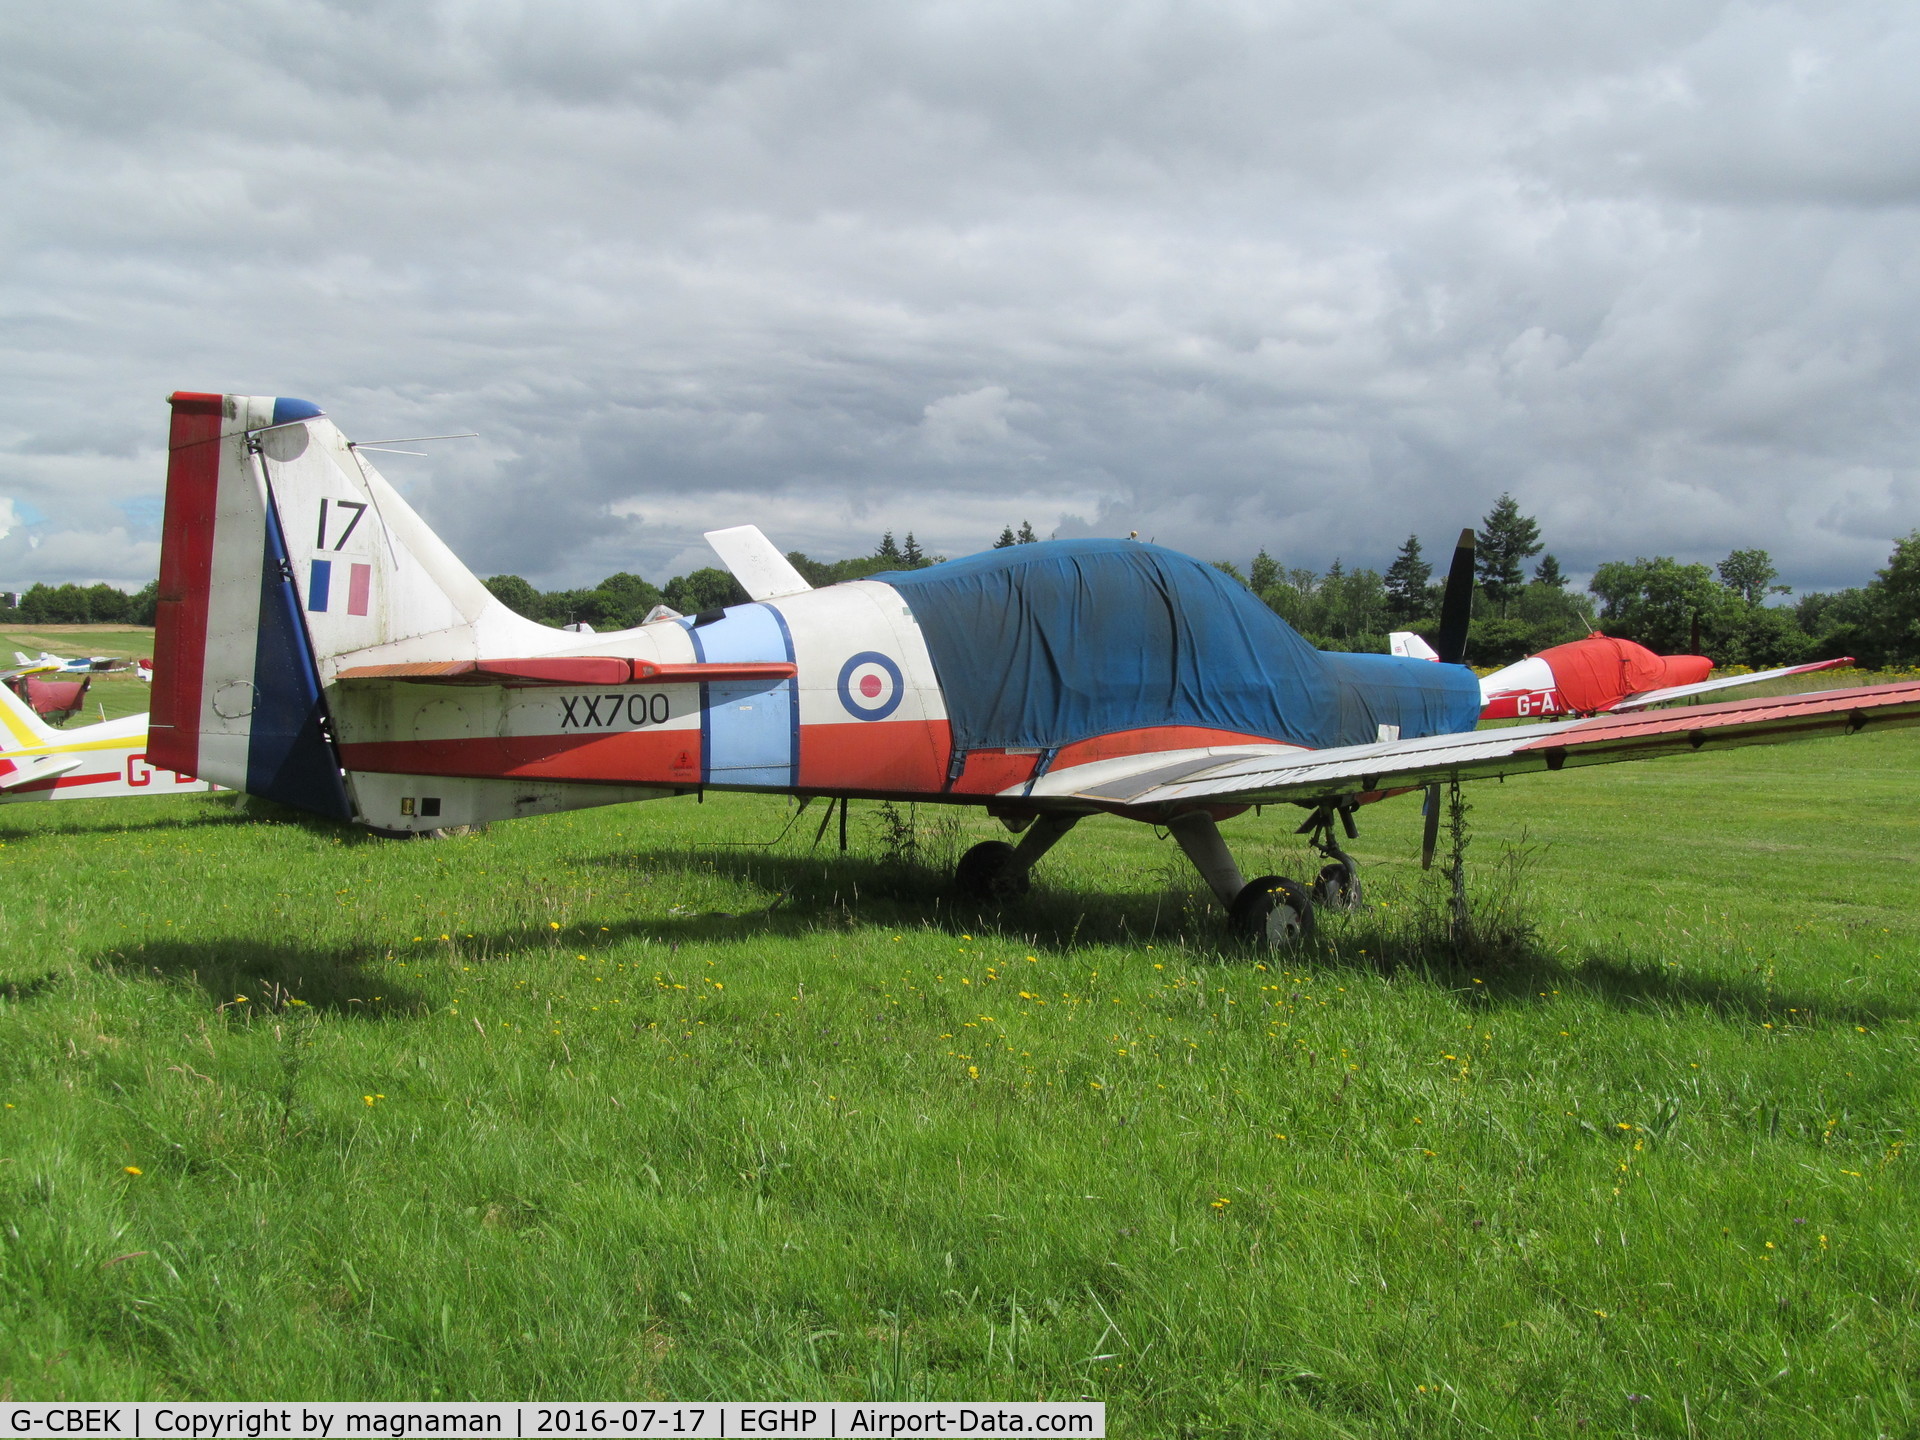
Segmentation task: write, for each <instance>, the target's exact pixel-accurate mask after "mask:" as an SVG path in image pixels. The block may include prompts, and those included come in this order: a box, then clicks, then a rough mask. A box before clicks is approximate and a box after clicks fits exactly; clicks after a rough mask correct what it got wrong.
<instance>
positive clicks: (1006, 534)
mask: <svg viewBox="0 0 1920 1440" xmlns="http://www.w3.org/2000/svg"><path fill="white" fill-rule="evenodd" d="M1017 543H1018V542H1017V541H1015V540H1014V538H1013V526H1011V525H1003V526H1001V527H1000V538H999V539H998V540H996V541H994V542H993V548H994V549H996V550H1005V549H1007V548H1009V547H1010V546H1012V545H1015V544H1017Z"/></svg>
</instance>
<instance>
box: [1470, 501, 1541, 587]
mask: <svg viewBox="0 0 1920 1440" xmlns="http://www.w3.org/2000/svg"><path fill="white" fill-rule="evenodd" d="M1478 538H1479V544H1478V545H1477V547H1476V548H1475V551H1474V569H1475V570H1477V571H1478V572H1479V575H1480V588H1481V589H1482V590H1484V591H1485V592H1486V595H1487V599H1488V600H1490V601H1492V602H1493V603H1494V604H1495V605H1497V606H1499V607H1500V614H1501V615H1502V617H1504V616H1505V615H1506V613H1507V606H1508V605H1510V604H1511V603H1512V602H1513V597H1514V596H1515V595H1517V594H1518V593H1519V592H1520V586H1521V584H1522V583H1523V582H1524V580H1525V572H1524V571H1522V570H1521V568H1520V567H1521V565H1522V564H1524V563H1525V562H1526V561H1528V560H1531V559H1532V558H1533V557H1534V556H1535V555H1538V554H1539V553H1540V523H1539V522H1538V521H1537V520H1535V519H1534V518H1533V517H1532V516H1531V515H1522V514H1521V513H1520V504H1519V502H1518V501H1516V500H1515V499H1514V498H1513V496H1512V495H1511V494H1503V495H1501V497H1500V498H1499V499H1498V500H1496V501H1495V502H1494V506H1493V509H1491V510H1489V511H1488V512H1487V514H1486V518H1485V519H1483V520H1482V521H1481V522H1480V534H1479V537H1478Z"/></svg>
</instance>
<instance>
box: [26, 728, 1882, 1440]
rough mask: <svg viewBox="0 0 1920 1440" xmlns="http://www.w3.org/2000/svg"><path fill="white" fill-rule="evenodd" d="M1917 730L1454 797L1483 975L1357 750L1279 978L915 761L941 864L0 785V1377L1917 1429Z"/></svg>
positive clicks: (1153, 881) (669, 821)
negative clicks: (978, 904) (963, 865)
mask: <svg viewBox="0 0 1920 1440" xmlns="http://www.w3.org/2000/svg"><path fill="white" fill-rule="evenodd" d="M1917 781H1920V732H1917V731H1900V732H1892V733H1885V734H1871V733H1869V734H1864V735H1861V736H1858V737H1852V738H1847V739H1835V740H1823V741H1818V742H1813V743H1807V744H1801V745H1792V746H1785V747H1780V748H1776V749H1756V750H1745V751H1735V752H1730V753H1724V754H1718V755H1715V754H1705V755H1701V756H1696V757H1689V758H1687V759H1682V760H1673V761H1665V762H1658V763H1654V764H1648V765H1638V766H1632V765H1629V766H1616V767H1606V768H1601V769H1596V770H1585V771H1578V772H1571V771H1570V772H1567V773H1564V774H1561V775H1557V776H1541V777H1538V778H1534V779H1528V780H1524V781H1522V780H1515V781H1509V782H1507V783H1505V784H1478V785H1474V786H1470V787H1468V789H1467V792H1466V793H1467V794H1468V796H1469V798H1470V800H1471V801H1472V803H1473V806H1474V809H1473V813H1472V816H1471V821H1472V835H1473V841H1472V847H1471V849H1470V851H1469V873H1470V875H1471V877H1472V880H1473V883H1474V886H1475V888H1476V891H1477V893H1478V895H1479V897H1480V900H1481V903H1482V905H1483V910H1484V913H1485V914H1486V916H1487V917H1488V918H1489V920H1490V921H1500V920H1502V919H1504V921H1505V922H1507V923H1509V924H1511V923H1513V922H1520V923H1522V924H1524V923H1525V922H1531V924H1532V925H1533V926H1534V935H1533V938H1532V940H1531V942H1529V943H1525V944H1521V945H1518V946H1516V947H1512V948H1510V949H1508V950H1507V951H1506V952H1504V953H1499V954H1496V953H1492V952H1489V953H1488V954H1486V955H1484V956H1482V957H1480V958H1479V959H1477V960H1474V961H1472V962H1469V963H1447V962H1445V961H1442V960H1439V959H1437V958H1436V952H1435V951H1434V950H1433V949H1432V948H1431V947H1430V946H1424V945H1423V943H1422V937H1423V936H1424V935H1426V934H1429V933H1430V932H1431V928H1432V915H1433V914H1434V913H1435V907H1436V906H1437V905H1438V903H1439V899H1440V897H1439V895H1438V892H1437V886H1436V885H1435V884H1434V883H1433V882H1432V880H1430V879H1429V878H1427V877H1423V876H1422V874H1421V872H1420V871H1419V869H1418V865H1417V847H1418V828H1419V816H1418V811H1417V803H1416V802H1415V801H1414V800H1413V799H1411V798H1408V799H1403V800H1400V801H1397V802H1390V803H1388V804H1385V805H1381V806H1378V807H1374V808H1373V809H1372V810H1371V811H1369V812H1363V818H1362V838H1361V840H1360V841H1359V842H1358V843H1355V844H1352V845H1351V846H1350V848H1351V849H1352V850H1353V851H1354V853H1355V854H1356V856H1358V857H1359V858H1360V859H1361V860H1362V861H1363V862H1365V870H1364V876H1365V880H1366V884H1367V886H1368V901H1369V906H1368V909H1367V910H1366V911H1365V912H1364V913H1363V914H1360V915H1356V916H1352V917H1331V918H1329V919H1328V920H1326V921H1325V922H1324V924H1323V930H1322V934H1321V936H1320V943H1318V944H1317V945H1316V946H1315V947H1313V948H1311V949H1309V950H1306V951H1303V952H1301V953H1299V954H1298V955H1295V956H1292V957H1289V958H1287V959H1285V960H1269V961H1266V962H1264V964H1265V968H1262V964H1261V963H1260V962H1257V961H1256V960H1255V959H1253V958H1252V957H1249V956H1247V955H1245V954H1242V953H1237V952H1235V951H1232V950H1230V949H1227V948H1224V947H1223V945H1222V943H1221V937H1220V927H1219V922H1218V917H1217V915H1216V914H1215V913H1214V911H1213V907H1212V905H1211V902H1210V901H1208V900H1207V899H1206V898H1205V897H1204V895H1203V893H1202V892H1201V891H1200V889H1199V887H1198V886H1197V884H1196V883H1195V882H1194V881H1193V880H1192V879H1191V878H1190V872H1189V871H1188V870H1187V868H1186V866H1185V862H1184V861H1183V860H1182V859H1181V858H1180V857H1179V855H1178V853H1177V851H1176V850H1175V849H1174V847H1173V845H1172V843H1171V842H1170V841H1166V840H1161V839H1158V838H1156V836H1155V834H1154V832H1152V831H1150V830H1149V829H1147V828H1146V827H1142V826H1137V825H1130V824H1126V823H1124V822H1120V821H1116V820H1109V819H1101V820H1094V821H1089V822H1086V823H1084V824H1083V825H1082V826H1081V827H1080V828H1079V829H1078V830H1076V831H1075V832H1074V833H1073V834H1072V835H1071V836H1069V837H1068V838H1067V840H1065V841H1064V842H1062V844H1061V845H1060V847H1059V848H1058V849H1056V850H1055V852H1054V853H1053V854H1052V855H1051V856H1049V857H1048V858H1047V859H1046V860H1045V861H1043V862H1042V865H1041V867H1040V869H1039V871H1038V872H1037V885H1036V890H1035V893H1034V895H1033V896H1032V897H1031V898H1030V899H1029V900H1028V901H1027V902H1025V903H1023V904H1021V905H1019V906H1017V907H1012V908H1010V909H1008V910H1007V911H1005V912H1004V913H1002V914H1000V915H998V916H991V915H981V914H979V913H977V912H972V911H967V910H963V909H956V908H955V901H954V899H953V896H952V894H951V892H950V891H949V890H948V888H947V887H946V885H945V884H944V881H943V880H942V879H941V878H940V875H939V867H940V866H941V865H943V864H944V863H945V862H946V861H947V860H949V859H950V858H951V856H952V855H953V854H955V853H957V851H958V850H959V849H962V848H964V847H965V846H966V845H967V844H971V843H973V841H974V840H976V839H982V838H989V837H991V836H993V835H994V834H996V833H998V827H996V826H992V825H991V824H990V822H986V821H984V820H977V819H974V818H972V817H971V816H970V815H968V814H967V813H965V812H955V813H954V814H952V815H947V814H944V813H943V812H941V811H938V810H936V809H934V808H933V807H924V806H923V807H921V808H920V809H919V811H918V815H917V821H918V824H917V826H916V832H915V833H916V838H917V840H918V842H919V847H920V854H919V856H918V857H917V859H916V858H913V857H909V856H906V855H904V854H902V852H901V845H900V843H899V839H898V837H897V836H895V837H894V838H893V839H892V840H891V841H890V840H889V837H888V835H887V833H886V830H885V827H884V825H883V824H881V823H880V819H881V817H880V816H879V813H878V807H876V806H873V805H861V804H859V803H856V804H855V806H854V809H853V825H852V830H851V839H852V842H853V846H852V851H851V853H850V854H848V855H846V856H844V857H843V856H841V855H839V854H838V853H836V850H835V838H834V832H833V830H832V829H831V828H829V830H828V832H827V834H826V836H825V837H824V839H823V840H822V841H821V843H820V846H819V848H818V849H817V850H813V849H810V848H809V847H810V843H811V841H812V838H813V833H814V830H815V828H816V825H817V821H818V817H819V815H820V811H821V806H820V805H819V804H817V803H816V805H815V806H814V807H813V809H811V810H809V811H807V812H805V813H804V814H803V815H801V816H800V817H799V819H798V820H797V822H796V823H794V824H793V825H792V827H791V828H790V829H787V830H785V832H784V838H776V837H778V836H781V835H782V832H783V827H785V826H787V825H788V822H789V820H790V818H791V817H792V806H791V804H790V803H789V802H787V801H784V800H781V799H776V798H764V797H722V796H717V795H710V796H709V797H708V800H707V803H706V804H705V805H696V804H695V803H694V802H693V801H692V800H691V799H684V800H678V801H669V802H661V803H656V804H653V805H646V806H630V807H619V808H612V809H607V810H600V811H588V812H582V813H579V814H575V815H568V816H557V817H551V818H547V819H540V820H529V821H522V822H517V823H512V824H502V825H497V826H495V827H494V828H493V829H492V830H491V831H490V832H489V833H487V834H484V835H480V836H473V837H467V838H460V839H450V840H445V841H438V842H412V843H402V842H389V841H378V840H372V839H366V838H361V837H358V836H348V835H343V834H342V833H341V832H339V831H336V830H332V829H327V828H321V827H309V826H306V825H302V824H296V823H272V822H268V821H261V820H253V819H247V818H244V817H241V816H239V815H237V814H236V813H235V811H234V809H233V801H232V798H231V797H224V796H215V797H208V798H193V797H188V798H174V799H167V800H155V801H151V802H149V801H127V802H118V803H114V802H91V803H87V804H78V803H76V804H69V805H62V806H34V807H25V806H22V807H13V808H8V809H5V810H0V884H3V885H4V891H3V892H0V893H4V895H5V904H4V907H3V913H0V928H3V930H4V937H5V942H6V943H5V946H4V952H0V953H3V954H4V958H3V959H0V1102H4V1104H5V1105H6V1107H7V1108H6V1109H4V1110H0V1395H4V1396H7V1397H10V1398H14V1399H40V1398H62V1397H74V1398H121V1399H134V1398H142V1397H151V1398H161V1397H171V1398H210V1399H220V1398H289V1399H302V1398H305V1399H374V1398H435V1397H443V1398H457V1397H467V1396H473V1397H479V1398H487V1399H508V1398H518V1397H523V1396H525V1397H532V1396H545V1397H551V1398H561V1399H613V1398H619V1397H626V1396H634V1397H642V1396H662V1397H669V1396H670V1397H675V1398H698V1397H715V1398H732V1399H753V1398H763V1397H764V1398H775V1397H805V1398H827V1397H844V1398H873V1399H922V1398H954V1399H985V1398H999V1399H1034V1398H1065V1399H1070V1398H1073V1397H1076V1396H1083V1395H1084V1396H1087V1397H1090V1398H1098V1399H1103V1400H1105V1401H1107V1402H1108V1407H1109V1408H1108V1424H1109V1427H1110V1431H1111V1433H1113V1434H1115V1435H1123V1436H1202V1435H1248V1436H1253V1435H1274V1434H1278V1435H1289V1436H1292V1435H1301V1436H1319V1435H1325V1436H1407V1435H1414V1436H1418V1435H1428V1434H1431V1435H1442V1434H1445V1435H1454V1434H1458V1433H1483V1434H1491V1435H1562V1434H1565V1435H1580V1436H1593V1435H1612V1434H1623V1435H1624V1434H1642V1435H1672V1436H1687V1437H1691V1436H1695V1435H1699V1436H1717V1435H1744V1434H1756V1435H1757V1434H1782V1435H1784V1434H1793V1435H1796V1436H1826V1435H1832V1436H1857V1435H1874V1434H1888V1435H1899V1434H1910V1433H1913V1432H1914V1431H1915V1429H1916V1427H1920V1397H1916V1395H1915V1393H1914V1383H1913V1378H1912V1377H1913V1376H1914V1375H1915V1374H1916V1373H1920V1338H1917V1337H1920V1329H1917V1328H1916V1324H1915V1320H1916V1313H1915V1310H1916V1301H1917V1299H1920V1270H1917V1268H1916V1262H1915V1256H1916V1254H1920V1246H1917V1245H1916V1239H1917V1238H1920V1237H1916V1223H1915V1222H1916V1217H1917V1216H1920V1209H1917V1207H1916V1198H1917V1192H1920V1186H1916V1182H1915V1179H1914V1174H1913V1162H1912V1160H1911V1159H1910V1158H1909V1157H1908V1156H1907V1155H1906V1154H1905V1146H1906V1144H1907V1141H1908V1139H1909V1133H1908V1132H1909V1130H1910V1129H1911V1127H1912V1126H1913V1123H1914V1120H1913V1117H1914V1115H1915V1113H1916V1100H1920V1080H1917V1079H1916V1076H1917V1075H1920V1070H1917V1069H1916V1060H1920V1034H1917V1033H1916V1032H1917V1031H1920V1018H1917V1017H1920V1004H1917V1003H1916V1002H1917V1001H1920V984H1916V981H1915V979H1914V973H1913V965H1912V963H1911V962H1912V957H1914V956H1915V955H1916V954H1920V919H1916V915H1915V904H1914V901H1915V897H1916V895H1917V894H1920V883H1917V882H1920V875H1917V874H1916V864H1917V863H1920V809H1917V808H1916V805H1915V798H1916V782H1917ZM1299 818H1300V817H1299V812H1297V811H1294V810H1292V809H1290V808H1289V809H1287V810H1285V811H1284V812H1281V811H1274V810H1269V811H1268V812H1267V813H1266V815H1265V816H1264V817H1261V818H1256V817H1255V816H1253V815H1251V814H1249V815H1247V816H1245V817H1242V818H1241V819H1238V820H1235V821H1233V822H1230V823H1229V824H1228V825H1227V826H1226V827H1225V828H1226V831H1227V833H1228V835H1229V837H1230V839H1232V840H1233V842H1234V843H1235V845H1236V847H1237V849H1238V851H1239V853H1240V855H1241V858H1242V863H1243V867H1244V868H1245V869H1246V871H1247V873H1248V874H1249V875H1251V874H1256V873H1262V872H1267V871H1277V872H1279V873H1283V874H1291V875H1295V876H1302V875H1311V873H1312V871H1313V869H1314V868H1315V866H1316V864H1317V861H1316V859H1315V857H1313V856H1312V855H1311V854H1310V852H1308V851H1307V850H1306V849H1305V847H1304V845H1303V844H1302V843H1301V842H1300V841H1299V840H1297V839H1295V838H1294V837H1293V836H1292V835H1291V833H1290V831H1291V829H1292V827H1293V825H1294V824H1295V823H1297V821H1298V819H1299ZM890 852H891V853H890ZM1436 874H1437V872H1436Z"/></svg>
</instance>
